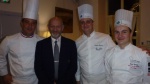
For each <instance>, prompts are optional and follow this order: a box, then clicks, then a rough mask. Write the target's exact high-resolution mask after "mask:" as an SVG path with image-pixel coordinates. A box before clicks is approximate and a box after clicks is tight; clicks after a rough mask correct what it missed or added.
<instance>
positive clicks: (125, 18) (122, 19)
mask: <svg viewBox="0 0 150 84" xmlns="http://www.w3.org/2000/svg"><path fill="white" fill-rule="evenodd" d="M132 19H133V12H132V11H129V10H125V9H119V10H117V11H116V12H115V24H114V25H115V27H116V26H119V25H124V26H127V27H129V28H130V29H132Z"/></svg>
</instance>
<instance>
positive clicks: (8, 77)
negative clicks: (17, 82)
mask: <svg viewBox="0 0 150 84" xmlns="http://www.w3.org/2000/svg"><path fill="white" fill-rule="evenodd" d="M3 80H4V84H11V82H12V81H13V80H12V76H11V75H10V74H7V75H5V76H3Z"/></svg>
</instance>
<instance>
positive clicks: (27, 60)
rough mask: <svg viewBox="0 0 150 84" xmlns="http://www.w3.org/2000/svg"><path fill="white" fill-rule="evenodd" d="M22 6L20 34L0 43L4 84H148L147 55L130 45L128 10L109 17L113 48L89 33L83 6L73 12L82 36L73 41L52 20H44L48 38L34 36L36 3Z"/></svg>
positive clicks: (89, 18) (87, 9) (29, 0)
mask: <svg viewBox="0 0 150 84" xmlns="http://www.w3.org/2000/svg"><path fill="white" fill-rule="evenodd" d="M24 3H25V5H26V6H24V7H25V11H24V12H23V14H24V15H23V18H22V20H21V22H20V25H21V28H22V30H21V32H20V33H17V34H14V35H12V36H7V37H6V38H5V39H4V40H3V41H2V43H1V44H0V76H3V79H4V84H150V82H148V79H150V78H149V76H148V60H149V59H148V58H149V56H148V54H146V52H145V51H142V49H140V48H138V47H136V46H134V45H132V44H131V42H130V38H131V37H132V33H131V31H132V18H133V12H132V11H129V10H125V9H119V10H117V11H116V13H115V23H114V24H115V31H114V35H115V40H116V42H117V45H116V44H115V43H114V42H113V40H112V39H111V37H110V36H109V35H107V34H104V33H100V32H96V31H95V30H94V28H93V24H94V19H93V7H92V6H91V5H89V4H83V5H81V6H79V7H78V15H79V21H80V26H81V29H82V31H83V35H81V36H80V37H79V38H78V39H77V40H76V41H73V40H71V39H68V38H66V37H63V36H62V35H61V33H62V31H63V29H64V25H63V21H62V19H61V18H59V17H57V16H56V17H53V18H51V19H50V20H49V21H48V25H47V27H48V29H49V31H50V33H51V36H50V37H48V38H45V39H44V38H41V37H39V36H38V35H36V34H35V30H36V26H37V13H38V12H37V9H38V0H24ZM7 55H8V60H7V59H6V56H7ZM8 65H9V66H8ZM8 67H9V69H8Z"/></svg>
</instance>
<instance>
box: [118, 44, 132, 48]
mask: <svg viewBox="0 0 150 84" xmlns="http://www.w3.org/2000/svg"><path fill="white" fill-rule="evenodd" d="M131 45H132V44H131V43H129V44H128V45H127V46H125V48H124V49H121V48H120V47H119V46H118V45H117V47H116V50H130V49H131Z"/></svg>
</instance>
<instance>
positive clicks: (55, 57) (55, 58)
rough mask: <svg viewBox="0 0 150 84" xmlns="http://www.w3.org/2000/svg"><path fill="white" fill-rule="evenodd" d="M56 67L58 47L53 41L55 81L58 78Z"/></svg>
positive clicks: (57, 63)
mask: <svg viewBox="0 0 150 84" xmlns="http://www.w3.org/2000/svg"><path fill="white" fill-rule="evenodd" d="M58 65H59V47H58V45H57V41H55V46H54V66H55V79H56V80H57V78H58Z"/></svg>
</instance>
